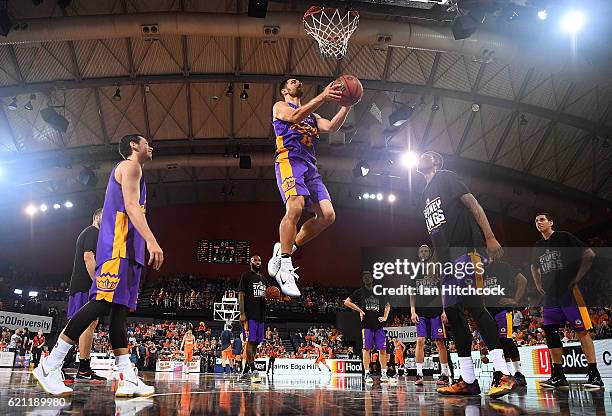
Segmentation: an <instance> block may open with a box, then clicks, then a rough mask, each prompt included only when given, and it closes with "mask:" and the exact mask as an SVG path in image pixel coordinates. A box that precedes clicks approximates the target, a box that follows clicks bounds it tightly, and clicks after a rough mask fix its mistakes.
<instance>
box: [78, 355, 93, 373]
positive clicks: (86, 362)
mask: <svg viewBox="0 0 612 416" xmlns="http://www.w3.org/2000/svg"><path fill="white" fill-rule="evenodd" d="M79 371H80V372H81V373H86V372H88V371H91V360H90V359H89V358H87V359H85V358H81V359H80V360H79Z"/></svg>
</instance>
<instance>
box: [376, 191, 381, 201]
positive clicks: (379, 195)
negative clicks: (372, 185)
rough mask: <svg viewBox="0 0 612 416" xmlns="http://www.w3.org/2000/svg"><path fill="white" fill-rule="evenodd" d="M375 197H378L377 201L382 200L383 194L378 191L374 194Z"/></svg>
mask: <svg viewBox="0 0 612 416" xmlns="http://www.w3.org/2000/svg"><path fill="white" fill-rule="evenodd" d="M376 199H378V200H379V201H382V200H383V194H381V193H380V192H379V193H377V194H376Z"/></svg>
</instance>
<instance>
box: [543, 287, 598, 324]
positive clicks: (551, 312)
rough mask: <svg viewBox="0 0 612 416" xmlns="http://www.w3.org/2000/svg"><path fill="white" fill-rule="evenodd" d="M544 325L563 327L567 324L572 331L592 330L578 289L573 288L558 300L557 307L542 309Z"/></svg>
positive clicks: (587, 312)
mask: <svg viewBox="0 0 612 416" xmlns="http://www.w3.org/2000/svg"><path fill="white" fill-rule="evenodd" d="M542 316H543V318H544V325H564V324H565V322H569V324H570V326H571V327H572V329H573V330H574V331H587V330H589V329H592V328H593V324H592V323H591V317H590V316H589V311H588V309H587V307H586V305H585V302H584V298H583V297H582V293H580V289H578V288H577V287H575V288H574V291H573V292H571V293H570V292H569V291H568V292H567V294H566V295H565V296H563V297H562V298H561V299H558V306H544V308H543V309H542Z"/></svg>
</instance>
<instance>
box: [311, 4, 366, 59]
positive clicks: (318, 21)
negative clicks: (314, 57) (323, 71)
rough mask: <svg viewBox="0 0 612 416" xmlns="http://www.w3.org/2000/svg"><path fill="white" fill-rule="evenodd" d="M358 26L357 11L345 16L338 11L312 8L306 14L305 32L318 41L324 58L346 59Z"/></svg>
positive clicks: (349, 12)
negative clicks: (352, 36)
mask: <svg viewBox="0 0 612 416" xmlns="http://www.w3.org/2000/svg"><path fill="white" fill-rule="evenodd" d="M357 25H359V13H358V12H357V11H356V10H349V11H348V12H346V13H345V14H344V15H343V14H341V13H340V11H339V10H338V9H330V8H325V7H318V6H312V7H311V8H310V9H308V10H306V13H304V30H306V33H308V34H309V35H310V36H312V37H313V38H314V39H315V40H316V41H317V43H318V44H319V51H320V52H321V55H322V56H323V57H324V58H334V59H342V58H344V55H346V51H347V49H348V41H349V39H350V37H351V35H352V34H353V32H354V31H355V29H357Z"/></svg>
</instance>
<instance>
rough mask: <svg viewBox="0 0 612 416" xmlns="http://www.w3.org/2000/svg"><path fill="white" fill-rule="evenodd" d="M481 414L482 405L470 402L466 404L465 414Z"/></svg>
mask: <svg viewBox="0 0 612 416" xmlns="http://www.w3.org/2000/svg"><path fill="white" fill-rule="evenodd" d="M479 414H480V406H476V405H474V404H468V405H467V406H465V416H478V415H479Z"/></svg>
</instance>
